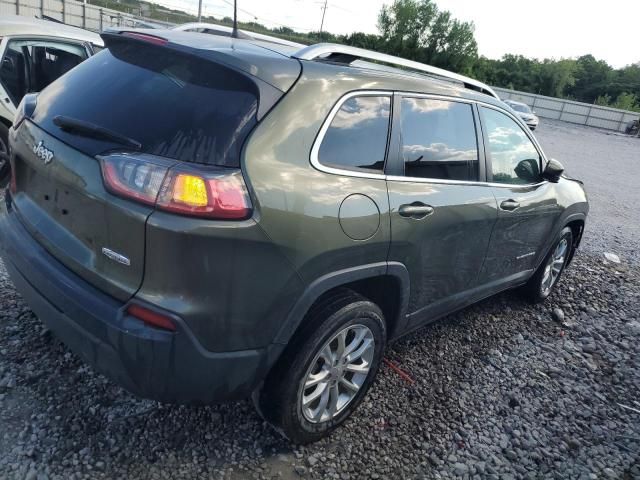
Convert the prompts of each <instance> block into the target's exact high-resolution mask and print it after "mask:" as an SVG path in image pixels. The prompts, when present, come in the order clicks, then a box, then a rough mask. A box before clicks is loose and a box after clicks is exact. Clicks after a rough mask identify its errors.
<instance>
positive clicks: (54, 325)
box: [0, 30, 588, 443]
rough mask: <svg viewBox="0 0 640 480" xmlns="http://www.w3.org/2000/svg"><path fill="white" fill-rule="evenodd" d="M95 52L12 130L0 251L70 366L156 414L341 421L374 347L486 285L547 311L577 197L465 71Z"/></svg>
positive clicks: (146, 36) (250, 50)
mask: <svg viewBox="0 0 640 480" xmlns="http://www.w3.org/2000/svg"><path fill="white" fill-rule="evenodd" d="M103 39H104V41H105V45H106V49H105V50H104V51H102V52H100V53H99V54H97V55H95V56H93V57H91V58H89V59H88V60H86V61H85V62H83V63H81V64H80V65H78V66H77V67H76V68H74V69H73V70H72V71H70V72H69V73H67V74H65V75H64V76H62V77H61V78H60V79H58V80H57V81H55V82H54V83H53V84H51V85H50V86H49V87H47V88H46V89H45V90H44V91H43V92H42V93H40V94H39V95H37V96H36V95H27V96H26V97H25V98H24V100H23V101H22V104H21V105H20V108H19V111H18V113H17V115H16V118H15V121H14V125H13V127H12V129H11V131H10V147H11V153H10V159H11V165H12V172H13V175H12V178H11V182H10V185H9V188H8V191H7V194H6V197H5V202H4V203H3V206H2V215H0V245H1V251H2V256H3V258H4V263H5V265H6V267H7V269H8V271H9V273H10V275H11V278H12V279H13V282H14V284H15V286H16V288H17V289H18V290H19V291H20V292H21V294H22V295H23V296H24V298H25V300H26V301H27V302H28V304H29V305H30V306H31V308H32V309H33V311H34V312H35V313H36V314H37V315H38V316H39V317H40V318H41V319H42V320H43V321H44V322H45V323H46V324H47V325H48V326H49V327H50V329H51V330H52V331H53V332H54V333H55V334H56V335H57V336H58V337H59V338H60V339H62V340H63V341H64V342H65V343H66V344H67V345H68V346H69V347H70V348H71V349H72V350H73V351H74V352H76V353H77V354H78V355H79V356H80V357H82V358H83V359H84V360H85V361H86V362H88V363H89V364H91V365H93V366H94V367H95V368H96V369H97V370H99V371H101V372H103V373H104V374H105V375H107V376H108V377H109V378H111V379H112V380H113V381H115V382H117V383H119V384H121V385H122V386H124V387H125V388H126V389H128V390H129V391H131V392H133V393H135V394H137V395H140V396H143V397H147V398H152V399H157V400H159V401H162V402H177V403H211V402H220V401H227V400H235V399H239V398H246V397H248V396H252V397H253V399H254V401H255V403H256V405H257V407H258V410H259V411H260V413H261V414H262V415H263V416H264V417H265V418H266V419H267V420H268V421H269V422H271V423H272V424H273V425H275V426H276V428H277V429H278V430H279V431H280V432H282V433H284V435H286V436H287V437H288V438H289V439H291V440H292V441H294V442H300V443H304V442H310V441H314V440H317V439H318V438H320V437H322V436H323V435H326V434H327V433H328V432H330V431H331V430H333V429H334V428H335V427H337V426H338V425H340V424H341V423H342V422H343V421H344V420H345V419H346V418H347V417H348V416H349V415H350V414H351V413H352V412H353V410H354V409H355V408H356V407H357V405H358V404H359V403H360V402H361V401H362V399H363V397H364V395H365V394H366V391H367V390H368V389H369V387H370V386H371V384H372V382H373V380H374V378H375V375H376V373H377V371H378V368H379V366H380V363H381V360H382V358H383V355H384V351H385V347H386V346H387V344H388V343H389V342H390V341H392V340H395V339H397V338H399V337H401V336H402V335H406V334H407V333H409V332H412V331H414V330H415V329H417V328H419V327H421V326H423V325H425V324H426V323H427V322H430V321H433V320H436V319H438V318H440V317H442V316H444V315H447V314H448V313H450V312H452V311H454V310H457V309H460V308H462V307H465V306H467V305H470V304H472V303H473V302H476V301H478V300H480V299H483V298H485V297H488V296H490V295H493V294H495V293H497V292H500V291H502V290H505V289H508V288H513V287H523V289H524V290H525V292H526V293H527V295H528V296H529V297H530V298H531V299H532V300H534V301H541V300H543V299H544V298H546V297H547V296H548V295H549V294H550V292H551V290H552V288H553V287H554V285H555V284H556V283H557V281H558V278H559V277H560V274H561V273H562V270H563V268H564V267H565V266H566V265H567V264H568V263H569V262H570V261H571V258H572V255H573V253H574V251H575V249H576V248H577V246H578V244H579V242H580V238H581V235H582V231H583V228H584V223H585V219H586V215H587V211H588V204H587V199H586V196H585V192H584V189H583V186H582V184H581V183H580V182H578V181H575V180H570V179H569V178H567V177H565V176H563V175H562V167H561V165H560V164H559V163H558V162H556V161H554V160H547V158H546V157H545V155H544V153H543V152H542V150H541V148H540V146H539V145H538V142H537V141H536V139H535V138H534V137H533V136H532V134H531V132H530V131H529V129H528V128H527V127H526V125H525V124H523V123H522V121H521V120H519V119H518V118H517V117H516V116H514V115H513V114H512V113H511V112H510V111H507V110H506V109H505V108H504V107H503V104H502V103H501V102H500V101H499V99H498V98H497V97H496V95H495V93H494V92H493V91H492V90H491V88H489V87H487V86H486V85H483V84H482V83H480V82H477V81H475V80H473V79H470V78H467V77H463V76H459V75H456V74H453V73H449V72H446V71H444V70H439V69H436V68H433V67H429V66H427V65H422V64H418V63H415V62H410V61H406V60H402V59H399V58H396V57H391V56H387V55H382V54H379V53H376V52H369V51H366V50H360V49H356V48H351V47H345V46H340V45H331V44H319V45H314V46H310V47H306V48H302V49H298V48H297V47H295V46H291V45H276V44H274V43H272V42H265V41H261V40H246V39H236V38H230V37H222V36H214V35H202V34H199V33H192V32H180V31H171V30H168V31H159V30H136V31H117V32H116V31H114V32H110V33H105V34H103Z"/></svg>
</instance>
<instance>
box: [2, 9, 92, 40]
mask: <svg viewBox="0 0 640 480" xmlns="http://www.w3.org/2000/svg"><path fill="white" fill-rule="evenodd" d="M14 35H37V36H42V37H55V38H65V39H69V40H77V41H81V42H89V43H92V44H94V45H99V46H102V45H103V42H102V39H101V38H100V35H98V34H97V33H94V32H90V31H89V30H83V29H82V28H78V27H72V26H69V25H65V24H63V23H57V22H53V21H50V20H41V19H39V18H30V17H19V16H17V15H2V17H0V37H6V36H14Z"/></svg>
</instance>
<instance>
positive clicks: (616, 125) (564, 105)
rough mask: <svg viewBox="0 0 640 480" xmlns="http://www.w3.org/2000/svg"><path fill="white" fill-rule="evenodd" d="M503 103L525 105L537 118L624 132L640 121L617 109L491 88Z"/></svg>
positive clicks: (633, 113)
mask: <svg viewBox="0 0 640 480" xmlns="http://www.w3.org/2000/svg"><path fill="white" fill-rule="evenodd" d="M493 89H494V90H495V91H496V93H497V94H498V95H499V96H500V98H502V99H503V100H506V99H511V100H516V101H518V102H522V103H526V104H527V105H529V107H531V109H532V110H533V111H535V112H536V114H537V115H538V116H539V117H542V118H551V119H554V120H561V121H563V122H570V123H577V124H580V125H588V126H590V127H598V128H605V129H608V130H617V131H619V132H624V130H625V128H626V126H627V123H629V122H630V121H632V120H637V119H638V118H640V113H638V112H631V111H629V110H619V109H617V108H610V107H603V106H600V105H591V104H589V103H582V102H574V101H573V100H563V99H561V98H555V97H546V96H544V95H536V94H533V93H527V92H519V91H516V90H508V89H506V88H498V87H493Z"/></svg>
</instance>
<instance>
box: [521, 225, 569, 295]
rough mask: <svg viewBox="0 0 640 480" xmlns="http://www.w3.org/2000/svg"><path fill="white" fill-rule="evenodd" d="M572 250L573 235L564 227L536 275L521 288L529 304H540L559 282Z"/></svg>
mask: <svg viewBox="0 0 640 480" xmlns="http://www.w3.org/2000/svg"><path fill="white" fill-rule="evenodd" d="M572 248H573V233H572V231H571V229H570V228H569V227H565V228H564V229H563V230H562V231H561V232H560V235H559V237H558V239H557V240H556V242H555V243H554V244H553V247H551V250H550V251H549V253H548V254H547V256H546V257H545V259H544V261H543V262H542V264H540V266H539V267H538V270H536V273H534V274H533V277H531V279H530V280H529V281H528V282H527V284H526V285H525V286H524V288H523V290H524V293H525V295H526V296H527V298H528V299H529V300H530V301H531V302H533V303H539V302H542V301H544V300H545V299H546V298H547V297H548V296H549V295H550V294H551V292H552V291H553V288H554V287H555V286H556V285H557V284H558V281H559V280H560V276H561V275H562V272H563V271H564V267H565V266H566V264H567V260H568V259H569V256H570V254H571V249H572Z"/></svg>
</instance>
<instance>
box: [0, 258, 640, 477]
mask: <svg viewBox="0 0 640 480" xmlns="http://www.w3.org/2000/svg"><path fill="white" fill-rule="evenodd" d="M587 267H588V269H587ZM579 285H582V286H581V287H580V286H579ZM570 287H571V288H570ZM585 288H589V289H590V290H592V291H595V290H596V289H599V290H600V291H601V292H602V294H601V296H600V298H599V305H601V310H602V309H604V310H606V311H607V312H608V313H607V315H602V316H600V315H595V316H593V315H586V316H584V317H581V319H580V322H579V324H578V325H577V327H576V328H575V329H571V330H564V327H563V326H562V325H560V324H558V323H557V322H554V321H553V320H552V319H551V318H549V316H548V313H547V314H546V315H545V312H548V311H549V309H551V311H552V312H554V318H555V317H557V316H558V315H557V313H556V311H557V310H559V308H560V307H558V306H557V305H558V303H561V304H563V305H566V304H568V305H570V307H571V308H572V309H573V311H578V305H579V304H580V303H581V302H583V297H582V295H581V293H580V292H581V290H583V289H585ZM0 294H1V295H0V298H2V300H0V301H1V302H4V301H6V300H7V299H10V300H11V301H15V302H16V303H17V305H18V309H17V310H16V311H21V310H22V309H23V307H24V305H23V303H22V300H21V299H20V298H19V297H18V296H17V294H16V293H15V291H14V290H13V287H12V285H11V284H10V283H9V282H8V281H5V282H4V283H2V284H0ZM638 295H640V272H639V271H638V269H637V268H636V269H632V270H630V271H629V272H627V273H625V274H623V275H615V274H614V273H613V272H612V271H611V270H609V269H607V267H606V266H605V265H602V264H600V265H599V264H598V262H597V259H596V257H594V256H592V255H590V254H588V253H580V254H578V256H577V257H576V259H575V260H574V264H573V265H572V266H571V268H570V269H568V270H567V271H566V273H565V275H564V276H563V280H562V282H561V284H560V285H559V286H558V290H557V292H556V293H554V294H553V295H552V297H551V298H550V299H548V301H547V302H546V303H544V304H541V305H536V306H531V305H529V304H527V303H524V302H523V301H522V300H521V299H520V297H519V296H518V294H517V293H516V292H507V293H504V294H501V295H498V296H496V297H493V298H491V299H488V300H486V301H484V302H482V303H481V304H479V305H476V306H474V307H471V308H468V309H466V310H463V311H461V312H460V313H458V314H455V315H452V316H450V317H449V318H447V319H445V320H444V321H442V322H439V323H436V324H434V325H432V326H430V327H427V328H425V329H423V330H422V331H421V332H419V333H418V334H416V335H414V336H412V337H411V338H409V339H407V340H403V341H401V342H398V343H397V344H395V345H394V346H393V347H391V349H390V351H389V353H388V355H389V357H391V358H393V360H394V362H396V363H397V364H398V365H399V366H400V368H402V369H403V370H405V371H406V372H407V373H408V374H410V376H411V377H412V378H413V379H415V383H413V384H410V383H408V382H407V381H406V380H405V379H404V378H402V377H401V376H399V375H398V374H396V373H395V372H394V371H393V370H391V369H390V368H388V367H386V366H385V367H383V369H382V372H381V375H380V377H379V379H378V380H377V381H376V383H375V385H374V387H373V388H372V389H371V391H370V392H369V395H368V397H367V398H366V399H365V401H364V402H363V403H362V405H361V407H360V409H359V410H358V411H357V412H356V414H355V416H354V418H353V419H352V420H351V421H349V422H347V424H346V425H345V426H344V427H343V428H340V429H338V430H337V431H336V432H335V433H334V435H332V436H331V437H329V438H327V439H325V440H322V441H320V442H318V443H317V444H314V445H309V446H305V447H294V446H293V445H290V444H288V443H287V442H286V441H284V440H283V439H282V438H281V437H280V436H279V435H278V434H277V433H276V432H274V431H273V430H272V429H271V428H270V427H268V425H267V424H265V423H264V422H263V421H262V420H261V419H260V418H259V417H258V416H257V415H256V414H255V412H254V410H253V408H252V406H251V404H250V402H248V401H245V402H239V403H235V404H228V405H219V406H210V407H186V406H173V405H163V404H158V403H156V402H151V401H147V400H140V399H137V398H135V397H133V396H131V395H129V394H128V393H126V392H125V391H123V390H122V389H121V388H119V387H117V386H115V385H113V384H112V383H110V382H109V381H108V380H106V379H105V378H104V377H102V376H101V375H99V374H96V373H95V372H93V371H91V370H89V369H87V368H86V366H85V365H84V364H83V363H82V362H81V361H80V360H79V359H78V358H76V357H75V355H73V354H69V351H68V350H67V349H66V347H65V346H64V345H62V344H60V343H59V342H57V341H47V340H46V339H45V338H43V337H42V336H41V334H40V332H41V327H40V321H39V320H38V319H37V318H35V316H33V315H32V314H30V313H28V314H19V315H15V316H12V315H11V314H9V315H7V314H6V313H3V318H2V322H0V345H3V346H4V348H5V350H6V352H5V354H4V355H3V356H1V357H0V370H1V371H3V372H4V373H3V374H2V375H3V376H2V378H3V380H2V381H3V382H4V383H7V384H11V385H13V387H12V388H11V389H8V390H7V391H6V393H4V395H5V398H4V400H3V401H2V409H0V426H1V427H2V428H1V430H2V432H3V435H0V478H3V479H4V478H9V479H11V478H20V479H23V478H25V477H26V476H27V475H28V474H31V472H34V471H35V472H44V471H47V475H48V477H49V478H50V479H51V480H54V479H66V478H69V477H70V476H71V475H76V478H113V477H120V478H138V477H143V478H178V479H191V478H200V477H202V476H204V477H211V478H229V479H239V478H274V477H278V476H279V474H280V475H281V476H282V478H285V479H287V478H289V479H292V478H300V477H304V478H318V479H324V478H338V479H341V478H352V479H355V478H375V476H377V477H378V478H417V477H420V476H421V475H422V476H424V477H425V478H432V477H434V476H440V477H442V478H450V477H452V476H460V477H464V476H467V477H468V478H473V477H474V475H480V478H539V477H541V476H542V477H546V476H555V477H556V478H594V477H593V476H594V475H595V478H608V477H611V478H634V477H633V476H629V475H630V473H629V472H635V471H637V469H636V462H637V453H638V452H640V415H639V414H637V413H636V412H635V411H633V410H630V409H628V408H621V407H620V406H619V404H622V405H625V406H629V407H631V408H636V407H639V405H638V403H637V402H638V392H639V391H640V342H638V335H639V334H640V322H639V321H638V320H637V319H639V318H640V305H639V303H638V302H637V301H631V299H637V298H638ZM564 309H565V310H567V307H565V308H564ZM3 312H6V311H3ZM505 312H509V313H508V314H506V313H505ZM585 313H586V312H585ZM496 317H499V318H500V321H495V318H496ZM561 333H562V334H561ZM469 337H470V338H471V341H469ZM441 353H444V354H443V355H441ZM565 355H566V357H565ZM468 360H471V361H468ZM26 366H29V367H28V368H27V367H26ZM10 372H11V373H10ZM5 378H9V379H10V380H9V381H5V380H4V379H5ZM27 378H30V379H31V380H30V381H29V382H26V379H27ZM634 402H635V403H634ZM479 462H482V463H479ZM303 464H304V465H303ZM25 465H26V466H28V468H24V466H25ZM607 469H608V470H607ZM634 469H636V470H634ZM605 470H606V471H605ZM482 472H484V473H482ZM612 472H613V473H612ZM625 475H627V477H625Z"/></svg>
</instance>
